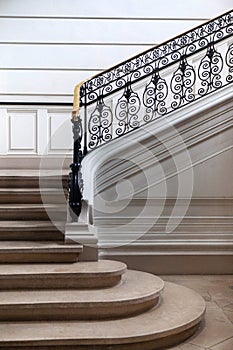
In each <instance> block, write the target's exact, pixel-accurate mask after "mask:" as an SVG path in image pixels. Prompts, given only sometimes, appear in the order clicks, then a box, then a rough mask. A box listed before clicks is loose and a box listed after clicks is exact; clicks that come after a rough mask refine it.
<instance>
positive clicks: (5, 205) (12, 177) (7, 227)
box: [0, 170, 82, 263]
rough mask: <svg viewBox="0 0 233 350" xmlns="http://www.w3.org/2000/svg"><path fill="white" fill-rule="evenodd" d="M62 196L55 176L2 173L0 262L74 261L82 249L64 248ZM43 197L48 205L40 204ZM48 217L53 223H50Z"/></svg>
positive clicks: (74, 247)
mask: <svg viewBox="0 0 233 350" xmlns="http://www.w3.org/2000/svg"><path fill="white" fill-rule="evenodd" d="M40 181H41V183H42V184H43V188H42V189H41V190H40V188H39V186H40ZM44 186H46V188H45V187H44ZM63 196H64V194H63V191H62V190H61V189H59V178H58V176H55V175H54V176H51V175H50V176H46V175H44V176H42V178H41V177H39V173H38V171H37V172H36V171H34V172H33V171H31V172H30V171H22V170H17V171H13V170H12V171H10V170H8V171H1V176H0V240H1V245H0V263H37V262H39V263H50V262H53V263H55V262H57V263H65V262H74V261H77V256H78V254H79V253H80V252H81V251H82V246H79V245H69V246H65V245H64V242H63V239H64V237H63V234H62V232H61V231H62V230H64V225H65V222H66V205H65V204H64V203H62V198H63ZM42 198H43V200H44V201H45V198H47V200H46V203H48V204H43V202H42ZM49 215H52V219H53V220H56V222H54V221H53V222H54V223H52V222H51V221H50V217H49ZM54 224H55V225H56V226H55V225H54Z"/></svg>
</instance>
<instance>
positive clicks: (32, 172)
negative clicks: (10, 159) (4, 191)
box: [0, 169, 69, 178]
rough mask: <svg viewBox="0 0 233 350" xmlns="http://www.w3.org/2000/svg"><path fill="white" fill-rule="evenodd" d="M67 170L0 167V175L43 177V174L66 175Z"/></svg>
mask: <svg viewBox="0 0 233 350" xmlns="http://www.w3.org/2000/svg"><path fill="white" fill-rule="evenodd" d="M68 172H69V171H67V170H56V169H54V170H52V169H48V170H37V169H1V170H0V178H1V177H43V176H46V177H47V176H61V175H63V176H66V175H67V174H68Z"/></svg>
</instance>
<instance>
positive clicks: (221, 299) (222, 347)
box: [161, 275, 233, 350]
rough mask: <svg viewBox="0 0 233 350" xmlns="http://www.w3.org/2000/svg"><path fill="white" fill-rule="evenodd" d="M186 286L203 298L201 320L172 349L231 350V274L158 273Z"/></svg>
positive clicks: (164, 277) (165, 278)
mask: <svg viewBox="0 0 233 350" xmlns="http://www.w3.org/2000/svg"><path fill="white" fill-rule="evenodd" d="M161 277H162V278H163V279H164V280H165V281H170V282H174V283H178V284H180V285H183V286H186V287H190V288H192V289H193V290H195V291H196V292H198V293H199V294H200V295H202V296H203V298H204V299H205V301H206V315H205V321H204V322H203V324H202V327H201V328H200V330H199V331H198V332H197V334H195V335H194V336H193V337H191V338H189V339H188V340H187V341H185V342H184V343H182V344H181V345H179V346H176V347H173V348H170V349H172V350H203V349H205V350H206V349H208V350H233V275H221V276H220V275H215V276H196V275H195V276H187V275H185V276H181V275H179V276H161Z"/></svg>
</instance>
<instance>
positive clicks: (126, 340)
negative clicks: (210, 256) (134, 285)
mask: <svg viewBox="0 0 233 350" xmlns="http://www.w3.org/2000/svg"><path fill="white" fill-rule="evenodd" d="M139 283H140V281H139ZM204 313H205V302H204V300H203V298H202V297H201V296H200V295H198V294H197V293H196V292H194V291H192V290H191V289H188V288H186V287H183V286H179V285H176V284H173V283H165V290H164V294H163V297H162V298H161V303H160V305H159V306H157V307H155V308H153V309H151V310H150V311H147V312H145V313H143V314H141V315H138V316H134V317H128V318H125V319H118V320H109V321H71V322H52V323H49V322H33V323H30V322H21V323H5V324H0V349H5V350H16V349H17V350H20V349H22V350H28V349H30V350H33V349H37V350H45V349H46V350H55V349H56V350H68V349H69V350H109V349H111V350H154V349H162V348H163V347H166V346H172V345H176V344H178V343H180V342H181V341H183V340H185V339H186V338H188V337H190V336H191V335H193V334H194V332H195V331H196V330H197V329H198V327H199V325H200V322H201V321H202V319H203V317H204Z"/></svg>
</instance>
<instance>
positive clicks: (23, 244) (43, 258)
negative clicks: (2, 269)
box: [0, 241, 82, 269]
mask: <svg viewBox="0 0 233 350" xmlns="http://www.w3.org/2000/svg"><path fill="white" fill-rule="evenodd" d="M81 252H82V246H80V245H78V244H74V245H72V244H69V245H65V244H64V243H62V242H45V241H44V242H42V241H41V242H33V241H32V242H31V241H2V242H1V244H0V263H1V264H3V263H4V264H6V263H47V262H61V263H62V262H75V261H77V260H78V255H79V253H81ZM22 269H23V267H22Z"/></svg>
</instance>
